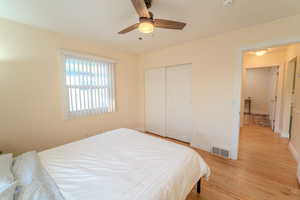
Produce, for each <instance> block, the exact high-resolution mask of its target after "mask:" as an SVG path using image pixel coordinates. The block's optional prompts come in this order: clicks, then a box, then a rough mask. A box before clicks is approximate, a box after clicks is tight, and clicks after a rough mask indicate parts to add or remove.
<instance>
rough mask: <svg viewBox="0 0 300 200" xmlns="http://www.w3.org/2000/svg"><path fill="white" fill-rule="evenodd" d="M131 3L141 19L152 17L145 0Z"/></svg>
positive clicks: (135, 0)
mask: <svg viewBox="0 0 300 200" xmlns="http://www.w3.org/2000/svg"><path fill="white" fill-rule="evenodd" d="M131 2H132V4H133V6H134V8H135V10H136V12H137V13H138V15H139V16H140V17H146V18H150V17H151V16H150V13H149V11H148V8H147V6H146V4H145V1H144V0H131Z"/></svg>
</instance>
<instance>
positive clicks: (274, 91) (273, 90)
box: [269, 67, 279, 131]
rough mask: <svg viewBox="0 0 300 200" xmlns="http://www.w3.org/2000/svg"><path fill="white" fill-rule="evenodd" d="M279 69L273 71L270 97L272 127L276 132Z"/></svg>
mask: <svg viewBox="0 0 300 200" xmlns="http://www.w3.org/2000/svg"><path fill="white" fill-rule="evenodd" d="M278 75H279V72H278V67H273V68H272V69H271V80H270V95H269V118H270V121H271V127H272V129H273V131H274V130H275V120H276V112H277V110H276V108H277V88H278Z"/></svg>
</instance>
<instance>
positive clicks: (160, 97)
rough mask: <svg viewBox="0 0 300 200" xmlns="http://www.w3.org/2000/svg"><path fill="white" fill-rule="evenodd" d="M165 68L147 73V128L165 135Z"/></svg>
mask: <svg viewBox="0 0 300 200" xmlns="http://www.w3.org/2000/svg"><path fill="white" fill-rule="evenodd" d="M165 88H166V86H165V68H156V69H151V70H147V71H146V73H145V129H146V131H149V132H151V133H155V134H158V135H161V136H165V110H166V107H165V105H166V100H165V95H166V92H165V91H166V90H165Z"/></svg>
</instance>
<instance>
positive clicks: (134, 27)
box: [119, 23, 139, 34]
mask: <svg viewBox="0 0 300 200" xmlns="http://www.w3.org/2000/svg"><path fill="white" fill-rule="evenodd" d="M138 26H139V23H137V24H134V25H132V26H129V27H128V28H125V29H124V30H122V31H120V32H119V34H125V33H128V32H130V31H133V30H134V29H136V28H137V27H138Z"/></svg>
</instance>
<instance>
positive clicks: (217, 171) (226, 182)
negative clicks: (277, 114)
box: [168, 124, 300, 200]
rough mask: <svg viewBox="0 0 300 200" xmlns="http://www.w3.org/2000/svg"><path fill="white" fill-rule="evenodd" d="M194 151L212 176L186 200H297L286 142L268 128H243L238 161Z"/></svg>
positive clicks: (299, 196)
mask: <svg viewBox="0 0 300 200" xmlns="http://www.w3.org/2000/svg"><path fill="white" fill-rule="evenodd" d="M168 140H171V141H174V140H172V139H168ZM175 142H177V143H180V142H178V141H175ZM196 150H197V151H198V153H199V154H200V155H201V156H202V157H203V158H204V159H205V161H206V162H207V163H208V165H209V166H210V168H211V170H212V175H211V177H210V179H209V181H203V183H202V192H201V194H200V195H199V194H197V192H196V190H195V188H194V189H193V191H192V192H191V193H190V195H189V196H188V198H187V200H300V189H299V185H298V183H297V180H296V162H295V161H294V159H293V158H292V155H291V153H290V152H289V150H288V140H287V139H283V138H280V137H278V135H276V134H275V133H273V132H272V130H271V129H270V128H267V127H260V126H255V125H252V124H251V125H249V126H245V127H243V128H242V130H241V135H240V153H239V160H238V161H233V160H226V159H223V158H220V157H217V156H214V155H211V154H209V153H207V152H204V151H201V150H198V149H196Z"/></svg>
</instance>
